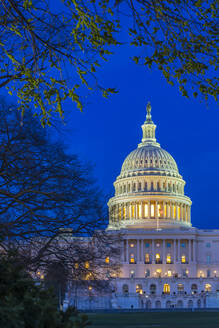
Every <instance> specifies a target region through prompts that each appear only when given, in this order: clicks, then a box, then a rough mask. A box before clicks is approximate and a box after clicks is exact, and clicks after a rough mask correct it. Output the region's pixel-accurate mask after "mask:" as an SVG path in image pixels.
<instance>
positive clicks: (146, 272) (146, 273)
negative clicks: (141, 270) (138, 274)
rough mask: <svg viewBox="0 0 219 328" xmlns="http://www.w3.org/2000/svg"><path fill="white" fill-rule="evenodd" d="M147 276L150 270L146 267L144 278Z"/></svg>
mask: <svg viewBox="0 0 219 328" xmlns="http://www.w3.org/2000/svg"><path fill="white" fill-rule="evenodd" d="M147 277H150V270H149V269H147V270H146V271H145V278H147Z"/></svg>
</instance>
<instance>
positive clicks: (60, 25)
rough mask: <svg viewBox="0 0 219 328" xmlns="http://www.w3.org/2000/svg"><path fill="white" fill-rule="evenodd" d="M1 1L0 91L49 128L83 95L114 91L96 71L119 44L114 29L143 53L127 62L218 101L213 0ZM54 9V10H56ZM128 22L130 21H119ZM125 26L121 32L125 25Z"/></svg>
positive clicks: (218, 30) (185, 90)
mask: <svg viewBox="0 0 219 328" xmlns="http://www.w3.org/2000/svg"><path fill="white" fill-rule="evenodd" d="M52 3H53V7H52V6H51V5H49V3H48V1H47V0H41V1H32V0H16V1H15V0H1V1H0V21H1V33H0V59H1V60H0V88H2V89H5V88H7V90H8V92H9V94H11V95H13V96H14V97H17V99H18V103H19V108H20V109H22V111H24V110H26V109H27V107H28V106H29V107H31V108H33V109H34V112H35V113H36V114H38V115H40V117H41V122H42V124H43V125H45V124H46V123H48V124H49V123H50V122H51V119H52V117H54V115H55V113H59V114H60V115H61V117H63V103H64V101H65V99H67V98H70V99H71V100H72V101H73V102H74V103H75V104H76V105H77V107H78V108H79V109H80V110H82V108H83V105H84V102H83V99H84V98H83V97H84V96H85V95H86V94H87V91H91V90H94V89H96V90H100V91H101V92H102V94H103V96H106V97H107V96H108V95H109V94H110V93H114V92H116V90H115V89H114V88H113V87H104V86H102V84H101V83H100V81H98V79H97V75H96V69H97V68H98V67H99V66H100V65H102V64H103V61H104V60H106V59H107V58H108V55H110V54H111V53H112V49H113V47H115V46H116V47H118V46H122V45H121V44H122V43H123V40H120V34H119V33H118V32H119V31H120V30H121V29H123V30H124V29H126V30H128V33H129V35H130V44H131V45H134V46H136V47H137V48H140V49H142V50H141V54H140V55H139V51H138V49H136V56H134V57H133V59H134V61H135V62H136V63H139V64H140V63H141V64H143V65H144V66H146V67H147V68H152V67H153V65H156V66H157V67H158V68H159V69H160V71H161V72H162V74H163V75H164V77H165V78H166V80H167V82H168V83H170V84H174V83H177V84H178V85H179V89H180V91H181V92H182V94H183V95H184V96H186V97H187V96H189V95H190V94H191V91H192V90H193V91H192V92H193V95H194V97H197V96H198V95H202V96H204V97H205V98H206V99H207V98H208V97H209V96H213V97H214V98H217V95H218V92H219V90H218V74H217V69H218V34H219V28H218V1H217V0H126V1H121V0H116V1H115V2H114V1H109V0H100V1H95V0H88V1H86V2H84V1H81V0H63V1H60V0H56V1H53V2H52ZM56 5H57V6H56ZM123 14H125V16H126V17H127V16H129V17H130V19H129V20H127V19H124V17H123ZM127 24H128V26H127Z"/></svg>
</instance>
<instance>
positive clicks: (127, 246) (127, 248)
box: [126, 239, 129, 263]
mask: <svg viewBox="0 0 219 328" xmlns="http://www.w3.org/2000/svg"><path fill="white" fill-rule="evenodd" d="M126 263H129V241H128V239H126Z"/></svg>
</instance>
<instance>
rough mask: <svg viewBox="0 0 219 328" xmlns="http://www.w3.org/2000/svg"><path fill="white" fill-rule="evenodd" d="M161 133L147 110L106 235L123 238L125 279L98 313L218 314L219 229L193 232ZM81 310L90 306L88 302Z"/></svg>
mask: <svg viewBox="0 0 219 328" xmlns="http://www.w3.org/2000/svg"><path fill="white" fill-rule="evenodd" d="M155 129H156V125H155V124H154V123H153V121H152V117H151V106H150V104H148V105H147V116H146V121H145V122H144V124H143V125H142V131H143V138H142V141H141V143H140V144H139V145H138V148H137V149H135V150H134V151H132V152H131V153H130V154H129V155H128V156H127V158H126V159H125V161H124V163H123V165H122V169H121V173H120V175H119V176H118V177H117V179H116V181H115V183H114V187H115V196H114V197H112V198H111V199H110V200H109V202H108V206H109V225H108V228H107V231H108V232H109V233H112V234H116V233H118V232H119V233H120V234H121V235H122V241H121V273H120V276H119V277H118V278H117V279H116V281H115V290H114V292H113V293H112V295H111V296H110V297H108V298H109V299H108V301H106V299H105V300H104V305H101V304H102V303H101V302H99V301H98V298H97V299H96V303H95V302H94V305H93V307H95V304H96V307H97V308H98V307H99V308H101V307H109V308H110V307H111V308H118V309H119V308H129V309H131V308H173V307H175V308H193V307H195V308H204V307H219V230H200V229H197V228H194V227H192V225H191V214H190V213H191V204H192V202H191V200H190V198H189V197H188V196H186V195H185V194H184V186H185V181H184V180H183V178H182V176H181V175H180V174H179V171H178V167H177V164H176V162H175V160H174V159H173V157H172V156H171V155H170V154H169V153H168V152H167V151H165V150H163V149H162V148H161V147H160V145H159V143H157V141H156V138H155ZM107 261H108V263H109V265H110V258H108V259H107ZM102 299H103V298H102ZM106 304H108V305H106ZM79 307H82V308H83V307H84V308H86V307H87V306H86V305H85V303H84V301H83V300H82V301H81V303H80V306H79ZM89 307H91V306H90V305H89Z"/></svg>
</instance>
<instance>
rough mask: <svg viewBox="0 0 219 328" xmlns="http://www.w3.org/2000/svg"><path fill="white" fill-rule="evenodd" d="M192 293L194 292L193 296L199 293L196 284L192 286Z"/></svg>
mask: <svg viewBox="0 0 219 328" xmlns="http://www.w3.org/2000/svg"><path fill="white" fill-rule="evenodd" d="M191 291H192V294H196V293H197V291H198V286H197V285H196V284H192V286H191Z"/></svg>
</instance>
